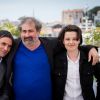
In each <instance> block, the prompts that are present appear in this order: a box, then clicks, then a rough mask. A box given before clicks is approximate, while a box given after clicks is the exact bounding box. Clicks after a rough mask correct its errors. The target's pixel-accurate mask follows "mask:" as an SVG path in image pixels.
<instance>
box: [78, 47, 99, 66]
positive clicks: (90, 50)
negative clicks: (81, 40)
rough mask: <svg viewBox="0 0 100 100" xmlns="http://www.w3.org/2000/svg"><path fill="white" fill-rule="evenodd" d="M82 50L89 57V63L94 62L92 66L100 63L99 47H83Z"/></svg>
mask: <svg viewBox="0 0 100 100" xmlns="http://www.w3.org/2000/svg"><path fill="white" fill-rule="evenodd" d="M80 49H81V50H82V51H83V52H85V54H86V56H88V61H91V60H92V65H95V64H96V63H97V62H98V61H99V55H98V52H97V47H95V46H92V45H84V46H81V47H80Z"/></svg>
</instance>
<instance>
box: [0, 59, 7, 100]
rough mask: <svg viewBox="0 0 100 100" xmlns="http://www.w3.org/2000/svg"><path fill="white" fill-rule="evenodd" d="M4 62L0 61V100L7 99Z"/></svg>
mask: <svg viewBox="0 0 100 100" xmlns="http://www.w3.org/2000/svg"><path fill="white" fill-rule="evenodd" d="M6 67H7V66H6V62H5V61H4V60H2V62H1V63H0V100H8V96H7V89H6Z"/></svg>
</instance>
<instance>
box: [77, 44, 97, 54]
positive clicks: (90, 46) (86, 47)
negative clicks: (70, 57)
mask: <svg viewBox="0 0 100 100" xmlns="http://www.w3.org/2000/svg"><path fill="white" fill-rule="evenodd" d="M92 48H95V49H96V50H97V51H98V47H96V46H93V45H82V46H80V47H79V49H80V50H82V51H83V52H84V53H85V54H86V55H87V56H88V53H89V51H90V49H92Z"/></svg>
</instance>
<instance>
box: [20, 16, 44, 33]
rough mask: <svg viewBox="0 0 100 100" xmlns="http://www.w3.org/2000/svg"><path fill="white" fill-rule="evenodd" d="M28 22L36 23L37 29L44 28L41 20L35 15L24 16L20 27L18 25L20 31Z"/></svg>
mask: <svg viewBox="0 0 100 100" xmlns="http://www.w3.org/2000/svg"><path fill="white" fill-rule="evenodd" d="M26 22H29V23H34V24H35V28H36V30H37V31H40V30H41V28H42V24H41V22H39V21H38V20H37V19H36V18H34V17H24V18H22V19H21V22H20V24H19V27H18V28H19V30H20V31H21V30H22V28H21V26H22V25H23V24H24V23H26Z"/></svg>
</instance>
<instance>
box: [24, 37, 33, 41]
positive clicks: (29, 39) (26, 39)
mask: <svg viewBox="0 0 100 100" xmlns="http://www.w3.org/2000/svg"><path fill="white" fill-rule="evenodd" d="M24 41H33V38H32V37H27V38H24Z"/></svg>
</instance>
